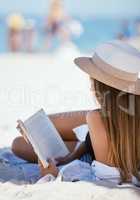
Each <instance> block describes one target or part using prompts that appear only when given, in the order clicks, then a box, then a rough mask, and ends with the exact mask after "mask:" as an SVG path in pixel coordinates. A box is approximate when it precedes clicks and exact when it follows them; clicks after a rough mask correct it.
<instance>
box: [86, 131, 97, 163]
mask: <svg viewBox="0 0 140 200" xmlns="http://www.w3.org/2000/svg"><path fill="white" fill-rule="evenodd" d="M85 146H86V153H88V154H89V155H90V156H91V158H92V160H96V158H95V153H94V150H93V148H92V144H91V139H90V135H89V132H88V134H87V136H86V140H85Z"/></svg>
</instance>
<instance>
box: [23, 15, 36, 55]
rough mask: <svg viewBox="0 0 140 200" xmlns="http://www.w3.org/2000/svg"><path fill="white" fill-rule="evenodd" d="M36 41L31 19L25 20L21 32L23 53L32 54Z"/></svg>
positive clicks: (33, 23)
mask: <svg viewBox="0 0 140 200" xmlns="http://www.w3.org/2000/svg"><path fill="white" fill-rule="evenodd" d="M35 40H36V27H35V21H34V20H33V19H27V20H26V23H25V26H24V31H23V50H24V51H25V52H28V53H29V52H30V53H31V52H34V44H35Z"/></svg>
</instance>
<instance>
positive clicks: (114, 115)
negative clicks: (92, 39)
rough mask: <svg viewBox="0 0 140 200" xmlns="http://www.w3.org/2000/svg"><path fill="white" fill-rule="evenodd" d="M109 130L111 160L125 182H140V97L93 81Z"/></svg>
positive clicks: (107, 129) (109, 156) (109, 157)
mask: <svg viewBox="0 0 140 200" xmlns="http://www.w3.org/2000/svg"><path fill="white" fill-rule="evenodd" d="M93 83H94V88H95V94H96V97H97V99H98V100H99V103H100V104H101V113H102V118H103V121H104V124H105V127H106V131H107V137H108V143H109V154H108V159H109V160H110V161H111V162H113V163H114V165H115V166H116V167H118V169H119V171H120V174H121V178H122V181H123V182H125V181H128V180H129V179H130V177H131V176H132V175H134V176H135V177H136V178H137V179H138V180H140V176H139V173H138V172H139V169H140V96H139V95H133V94H129V93H124V92H122V91H120V90H117V89H115V88H112V87H110V86H108V85H105V84H103V83H101V82H99V81H97V80H93Z"/></svg>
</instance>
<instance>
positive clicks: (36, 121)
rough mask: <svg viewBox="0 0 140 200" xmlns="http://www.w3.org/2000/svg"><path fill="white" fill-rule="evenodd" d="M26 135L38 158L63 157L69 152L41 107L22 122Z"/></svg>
mask: <svg viewBox="0 0 140 200" xmlns="http://www.w3.org/2000/svg"><path fill="white" fill-rule="evenodd" d="M24 126H25V128H26V130H27V134H28V135H27V137H28V139H29V141H30V142H31V144H32V146H33V148H34V151H35V152H36V154H37V155H38V156H39V158H40V160H43V161H44V160H47V159H48V158H51V159H55V158H57V157H64V156H66V155H67V154H68V153H69V150H68V149H67V147H66V145H65V143H64V142H63V140H62V138H61V136H60V135H59V133H58V131H57V130H56V128H55V127H54V125H53V123H52V122H51V120H50V119H49V117H48V116H47V115H46V113H45V112H44V110H43V109H41V110H40V111H38V112H37V113H35V114H34V115H33V116H32V117H30V118H29V119H27V120H26V121H25V122H24Z"/></svg>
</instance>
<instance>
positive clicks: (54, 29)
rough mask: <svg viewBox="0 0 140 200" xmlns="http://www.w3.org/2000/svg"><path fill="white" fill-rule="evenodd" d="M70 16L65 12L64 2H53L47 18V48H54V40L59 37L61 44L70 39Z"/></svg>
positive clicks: (53, 0)
mask: <svg viewBox="0 0 140 200" xmlns="http://www.w3.org/2000/svg"><path fill="white" fill-rule="evenodd" d="M67 21H68V16H67V15H66V13H65V10H64V3H63V0H51V5H50V11H49V14H48V17H47V23H46V27H45V30H46V33H47V41H46V46H47V48H49V47H51V46H52V39H53V38H54V37H56V36H57V37H59V39H60V40H61V42H65V41H68V40H69V39H70V33H69V30H68V29H67V28H66V23H67Z"/></svg>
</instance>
